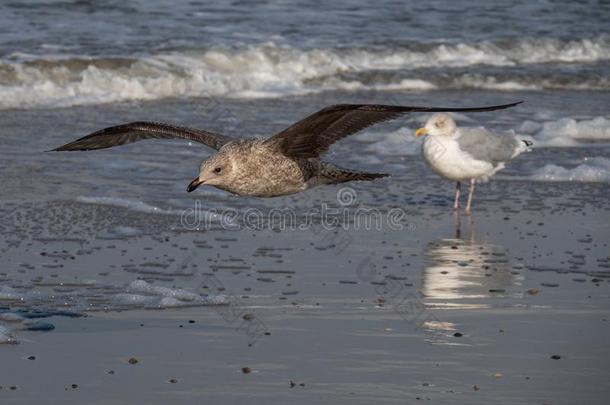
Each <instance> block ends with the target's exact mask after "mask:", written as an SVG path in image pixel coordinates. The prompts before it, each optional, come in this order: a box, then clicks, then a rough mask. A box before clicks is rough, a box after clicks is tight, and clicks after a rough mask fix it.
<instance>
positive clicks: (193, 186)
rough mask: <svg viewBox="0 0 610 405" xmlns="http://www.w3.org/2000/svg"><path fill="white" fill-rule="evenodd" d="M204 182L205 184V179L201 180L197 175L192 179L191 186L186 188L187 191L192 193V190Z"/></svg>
mask: <svg viewBox="0 0 610 405" xmlns="http://www.w3.org/2000/svg"><path fill="white" fill-rule="evenodd" d="M202 184H203V181H202V180H199V177H197V178H196V179H195V180H193V181H191V183H190V184H189V186H188V187H187V188H186V191H187V193H190V192H191V191H193V190H195V189H196V188H197V187H199V186H200V185H202Z"/></svg>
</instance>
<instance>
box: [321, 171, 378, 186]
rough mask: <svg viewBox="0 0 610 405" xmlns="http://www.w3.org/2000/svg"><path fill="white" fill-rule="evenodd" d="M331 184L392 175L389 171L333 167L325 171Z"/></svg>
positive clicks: (325, 176)
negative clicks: (380, 171)
mask: <svg viewBox="0 0 610 405" xmlns="http://www.w3.org/2000/svg"><path fill="white" fill-rule="evenodd" d="M323 176H324V178H325V179H326V180H327V181H328V183H329V184H339V183H346V182H348V181H372V180H375V179H380V178H383V177H388V176H390V175H389V174H387V173H369V172H358V171H351V170H344V169H333V170H328V171H326V172H324V173H323Z"/></svg>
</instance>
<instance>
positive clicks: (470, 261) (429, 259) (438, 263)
mask: <svg viewBox="0 0 610 405" xmlns="http://www.w3.org/2000/svg"><path fill="white" fill-rule="evenodd" d="M467 218H468V219H467V221H468V223H467V229H465V230H464V231H465V233H466V235H464V237H462V224H461V216H460V215H459V214H456V215H455V217H454V221H455V237H453V238H444V239H438V240H436V241H432V242H430V243H429V244H428V246H427V247H426V248H425V251H424V254H425V262H424V266H425V267H424V272H423V276H422V287H421V290H420V291H421V293H422V296H423V301H424V303H425V305H426V306H427V307H428V308H438V309H452V310H459V309H461V310H477V309H486V308H492V307H493V306H494V305H495V304H496V303H498V302H500V301H494V300H493V299H494V298H502V297H505V296H506V295H507V294H510V290H511V287H512V286H513V285H519V284H520V283H521V278H520V276H519V275H518V273H517V272H513V271H511V260H510V256H509V254H508V252H507V250H506V249H505V248H504V247H502V246H498V245H494V244H491V243H488V242H487V241H486V240H481V241H477V238H476V236H475V226H474V222H473V220H472V217H471V216H468V217H467ZM448 314H450V313H449V312H446V313H445V312H440V313H439V312H437V315H438V318H439V320H435V321H428V322H425V323H424V324H423V325H422V326H423V327H424V328H426V329H427V330H428V331H429V332H432V333H434V334H435V336H437V337H438V336H446V335H445V334H454V333H458V332H457V331H458V330H459V326H458V325H456V324H455V323H453V322H451V320H450V319H449V318H448V316H449V315H448ZM440 319H442V321H441V320H440ZM439 333H440V334H439ZM459 333H461V332H459ZM460 336H461V335H460ZM434 340H435V343H440V344H457V343H455V342H454V341H447V340H446V339H445V338H440V339H438V338H437V339H434Z"/></svg>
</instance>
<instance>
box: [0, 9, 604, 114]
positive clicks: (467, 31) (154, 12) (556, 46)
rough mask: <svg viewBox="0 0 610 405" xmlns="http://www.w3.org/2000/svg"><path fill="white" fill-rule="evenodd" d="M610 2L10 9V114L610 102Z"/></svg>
mask: <svg viewBox="0 0 610 405" xmlns="http://www.w3.org/2000/svg"><path fill="white" fill-rule="evenodd" d="M609 18H610V4H608V3H607V2H603V1H579V2H574V1H499V2H488V1H451V2H448V1H437V0H436V1H435V0H433V1H427V2H408V1H407V2H405V1H383V2H369V1H358V0H357V1H334V2H331V3H328V2H323V1H311V2H291V1H214V2H209V1H176V2H172V3H171V4H169V3H167V2H164V1H158V0H150V1H145V0H141V1H129V2H125V1H112V0H108V1H44V0H40V1H5V2H2V4H0V108H2V109H7V108H33V107H64V106H74V105H85V104H99V103H108V102H116V101H127V100H161V99H165V98H171V97H211V96H214V97H230V98H237V99H250V100H257V99H261V98H268V97H286V96H291V95H304V94H311V93H316V92H323V91H329V90H339V91H348V92H349V91H355V90H378V91H413V90H417V91H422V90H426V91H434V90H448V89H451V90H502V91H520V90H528V91H542V90H578V91H609V90H610V77H609V67H608V66H609V64H608V59H610V35H609V32H608V31H609V30H610V29H609V28H608V19H609Z"/></svg>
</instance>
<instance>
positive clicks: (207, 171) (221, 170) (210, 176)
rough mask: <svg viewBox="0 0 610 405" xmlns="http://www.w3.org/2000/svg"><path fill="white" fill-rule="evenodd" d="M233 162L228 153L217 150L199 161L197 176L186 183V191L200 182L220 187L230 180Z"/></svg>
mask: <svg viewBox="0 0 610 405" xmlns="http://www.w3.org/2000/svg"><path fill="white" fill-rule="evenodd" d="M232 171H233V162H232V159H231V158H230V156H229V154H228V153H223V152H219V153H216V154H215V155H212V156H210V157H209V158H207V159H206V160H204V161H203V162H202V163H201V168H200V169H199V176H197V177H196V178H195V179H194V180H193V181H191V183H190V184H189V185H188V187H187V189H186V191H188V192H189V193H190V192H191V191H193V190H195V189H196V188H197V187H199V186H200V185H202V184H206V185H210V186H216V187H219V188H222V186H223V185H224V184H227V183H228V182H230V178H231V172H232Z"/></svg>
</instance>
